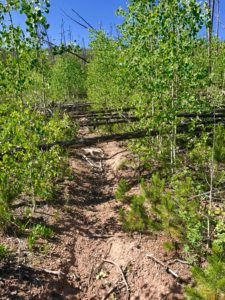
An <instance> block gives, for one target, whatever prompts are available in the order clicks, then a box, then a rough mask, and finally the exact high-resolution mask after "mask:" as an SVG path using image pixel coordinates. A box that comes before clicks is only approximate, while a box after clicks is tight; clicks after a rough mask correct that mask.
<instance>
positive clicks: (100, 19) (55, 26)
mask: <svg viewBox="0 0 225 300" xmlns="http://www.w3.org/2000/svg"><path fill="white" fill-rule="evenodd" d="M50 2H51V9H50V14H49V16H48V20H49V23H50V24H51V27H50V30H49V35H50V36H51V38H52V39H55V40H56V41H58V40H60V32H61V22H62V19H63V20H64V22H65V25H64V28H65V34H66V37H67V38H69V28H70V29H71V32H72V37H73V39H75V40H77V42H78V43H79V44H81V45H82V43H83V39H84V41H85V44H86V46H87V44H88V35H89V33H88V32H87V30H85V29H83V28H82V27H80V26H79V25H77V24H75V23H74V22H73V21H71V20H70V19H69V18H68V17H66V16H65V15H64V14H63V12H62V10H63V11H65V12H66V13H67V14H68V15H70V16H71V17H73V18H75V19H76V20H77V21H81V20H80V19H79V18H78V17H77V16H76V15H75V14H74V13H73V12H72V10H71V9H72V8H73V9H74V10H76V11H77V12H78V13H79V14H80V15H81V16H82V17H83V18H85V19H86V20H87V21H88V22H89V23H90V24H91V25H92V26H93V27H94V28H96V29H99V28H100V26H102V28H104V29H105V30H106V31H108V32H109V33H111V32H112V31H113V33H114V34H116V29H115V24H118V23H121V21H122V19H121V18H119V17H117V16H116V15H115V12H116V10H117V9H118V8H119V7H120V6H122V7H126V3H127V0H63V1H62V0H51V1H50Z"/></svg>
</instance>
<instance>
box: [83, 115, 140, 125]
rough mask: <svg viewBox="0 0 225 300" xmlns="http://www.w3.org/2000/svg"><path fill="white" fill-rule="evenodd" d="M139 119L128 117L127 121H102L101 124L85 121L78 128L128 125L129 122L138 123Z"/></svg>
mask: <svg viewBox="0 0 225 300" xmlns="http://www.w3.org/2000/svg"><path fill="white" fill-rule="evenodd" d="M139 120H140V119H139V118H137V117H130V118H127V119H117V120H108V121H107V120H106V121H102V122H90V121H86V122H83V123H80V124H79V125H80V127H85V126H93V127H96V126H103V125H113V124H123V123H127V124H129V123H130V122H136V121H139Z"/></svg>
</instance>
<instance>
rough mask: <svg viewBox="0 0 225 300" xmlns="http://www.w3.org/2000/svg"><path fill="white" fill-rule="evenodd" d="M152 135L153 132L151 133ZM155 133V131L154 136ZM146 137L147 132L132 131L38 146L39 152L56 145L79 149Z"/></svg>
mask: <svg viewBox="0 0 225 300" xmlns="http://www.w3.org/2000/svg"><path fill="white" fill-rule="evenodd" d="M152 134H153V132H152ZM156 134H157V132H156V131H155V133H154V135H156ZM146 135H147V132H146V131H145V130H140V131H134V132H126V133H119V134H110V135H108V134H107V135H102V136H96V137H91V138H85V139H76V140H72V141H58V142H54V143H51V144H44V145H40V146H39V148H40V149H41V150H49V149H50V148H52V147H54V146H56V145H58V146H61V147H71V146H73V147H75V148H80V147H83V146H91V145H95V144H97V143H103V142H112V141H123V140H129V139H135V138H143V137H145V136H146Z"/></svg>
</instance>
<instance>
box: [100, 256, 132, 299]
mask: <svg viewBox="0 0 225 300" xmlns="http://www.w3.org/2000/svg"><path fill="white" fill-rule="evenodd" d="M103 262H104V263H108V264H111V265H114V266H116V267H117V269H118V271H119V272H120V274H121V275H122V278H123V281H124V284H125V286H126V290H127V297H126V299H127V300H128V299H130V288H129V285H128V283H127V280H126V277H125V275H124V273H123V270H122V269H121V267H120V266H119V265H118V264H117V263H115V262H114V261H112V260H104V261H103Z"/></svg>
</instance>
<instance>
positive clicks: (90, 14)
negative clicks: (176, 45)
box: [17, 0, 225, 47]
mask: <svg viewBox="0 0 225 300" xmlns="http://www.w3.org/2000/svg"><path fill="white" fill-rule="evenodd" d="M127 2H128V0H50V3H51V8H50V13H49V15H48V16H47V18H48V22H49V23H50V29H49V36H50V38H51V40H52V41H54V42H55V43H58V42H60V36H61V34H60V32H61V24H62V19H63V20H64V29H65V36H66V39H67V40H69V31H71V35H72V39H73V40H76V41H77V42H78V44H80V45H81V46H83V44H84V45H85V46H86V47H87V46H88V41H89V39H88V36H89V33H88V31H87V30H85V29H83V28H82V27H81V26H79V25H78V24H75V23H74V22H73V21H71V20H70V19H69V18H68V17H67V16H65V14H64V13H63V11H64V12H65V13H66V14H68V15H70V16H71V17H73V18H74V19H76V20H77V21H81V20H80V19H79V18H78V17H77V16H76V15H75V14H74V13H73V12H72V9H74V10H76V11H77V12H78V13H79V14H80V15H81V16H82V17H84V18H85V19H86V20H87V21H88V22H89V23H90V24H91V25H92V26H93V27H94V28H96V29H99V28H100V27H102V28H104V29H105V30H106V31H107V32H108V33H113V34H114V35H115V34H116V24H119V23H121V22H122V19H121V18H120V17H117V16H116V15H115V12H116V10H117V9H118V8H119V7H120V6H122V7H124V8H125V7H126V6H127ZM220 6H221V7H220V15H221V16H220V17H221V24H220V36H221V37H222V39H223V40H225V0H220ZM17 21H18V22H19V23H21V25H22V23H23V21H24V20H23V19H22V17H21V16H20V17H19V18H18V19H17ZM81 22H82V21H81Z"/></svg>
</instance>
